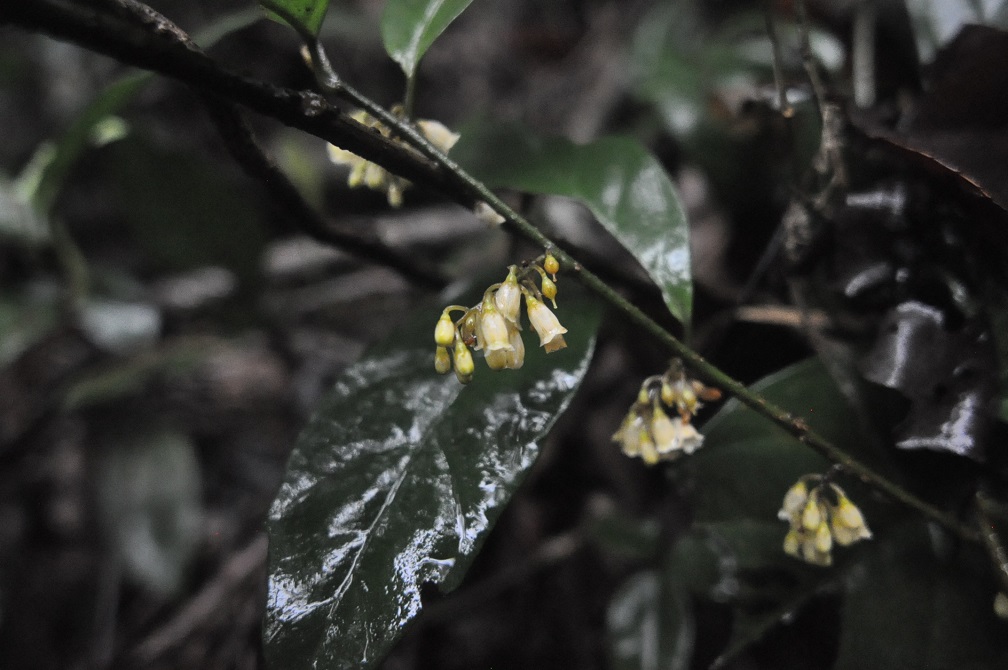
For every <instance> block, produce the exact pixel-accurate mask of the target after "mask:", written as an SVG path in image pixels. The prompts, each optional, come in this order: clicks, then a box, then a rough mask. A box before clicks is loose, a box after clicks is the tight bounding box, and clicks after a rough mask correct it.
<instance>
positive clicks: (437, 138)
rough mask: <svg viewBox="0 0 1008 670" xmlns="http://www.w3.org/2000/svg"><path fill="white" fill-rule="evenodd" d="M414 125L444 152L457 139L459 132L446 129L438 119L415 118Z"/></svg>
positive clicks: (446, 151) (449, 148)
mask: <svg viewBox="0 0 1008 670" xmlns="http://www.w3.org/2000/svg"><path fill="white" fill-rule="evenodd" d="M416 126H417V129H418V130H419V131H420V134H421V135H423V136H424V137H426V138H427V140H428V141H429V142H430V143H431V144H433V145H434V146H436V147H437V148H438V149H440V150H441V151H443V152H444V153H448V152H449V151H450V150H451V148H452V147H453V146H455V143H456V142H458V141H459V137H460V136H459V134H458V133H453V132H452V131H450V130H448V128H447V126H445V125H444V124H443V123H441V122H440V121H432V120H430V119H417V122H416Z"/></svg>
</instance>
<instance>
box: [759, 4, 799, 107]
mask: <svg viewBox="0 0 1008 670" xmlns="http://www.w3.org/2000/svg"><path fill="white" fill-rule="evenodd" d="M763 17H764V19H765V21H766V31H767V37H769V38H770V48H771V49H772V51H773V78H774V85H775V86H776V87H777V110H778V111H779V112H780V113H781V116H783V117H784V118H785V119H790V118H791V117H792V116H794V108H793V107H791V103H789V102H788V99H787V85H786V84H785V83H784V67H783V63H784V56H783V54H782V53H781V45H780V36H779V35H778V34H777V26H776V23H775V22H774V18H773V5H772V0H764V2H763Z"/></svg>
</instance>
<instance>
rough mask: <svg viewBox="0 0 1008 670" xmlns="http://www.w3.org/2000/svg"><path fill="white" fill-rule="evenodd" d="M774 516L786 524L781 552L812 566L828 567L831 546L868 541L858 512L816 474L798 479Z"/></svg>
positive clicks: (832, 486) (868, 532) (830, 484)
mask: <svg viewBox="0 0 1008 670" xmlns="http://www.w3.org/2000/svg"><path fill="white" fill-rule="evenodd" d="M777 516H778V518H779V519H781V520H782V521H787V522H788V523H789V525H790V528H789V529H788V532H787V535H785V537H784V552H785V553H787V554H788V555H790V556H794V557H795V558H798V559H800V560H803V561H805V562H806V563H810V564H812V565H819V566H827V565H832V563H833V556H832V553H831V551H832V549H833V546H834V545H840V546H847V545H850V544H853V543H855V542H857V541H859V540H867V539H869V538H871V536H872V534H871V531H870V530H868V526H867V525H865V521H864V515H863V514H862V513H861V510H859V509H858V508H857V506H856V505H855V504H854V503H853V502H851V500H850V498H848V497H847V494H845V493H844V491H843V489H841V488H840V487H839V486H837V485H836V484H833V483H831V482H829V483H827V482H825V481H824V478H823V477H822V476H820V475H805V476H803V477H801V478H800V479H799V480H798V481H797V482H796V483H795V484H794V485H793V486H792V487H791V488H790V489H788V492H787V493H786V494H785V496H784V502H783V504H782V505H781V509H780V511H779V512H778V513H777Z"/></svg>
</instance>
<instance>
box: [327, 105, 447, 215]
mask: <svg viewBox="0 0 1008 670" xmlns="http://www.w3.org/2000/svg"><path fill="white" fill-rule="evenodd" d="M392 113H393V114H396V115H397V116H402V110H401V108H393V110H392ZM350 117H351V118H352V119H353V120H354V121H357V122H358V123H360V124H363V125H365V126H367V127H368V128H372V129H374V130H375V131H377V132H378V133H381V134H382V135H384V136H385V137H392V130H391V129H390V128H389V127H388V126H386V125H385V124H383V123H381V122H380V121H378V119H376V118H374V117H373V116H371V115H370V114H368V113H367V112H365V111H363V110H360V111H357V112H354V113H353V114H351V115H350ZM416 127H417V130H419V131H420V134H421V135H423V136H424V137H426V138H427V140H428V141H429V142H430V143H431V144H433V145H434V146H436V147H437V148H438V149H440V150H441V151H443V152H445V153H447V152H448V151H449V150H450V149H451V148H452V147H453V146H455V143H456V142H458V139H459V136H458V134H457V133H453V132H452V131H450V130H448V128H446V127H445V126H444V125H443V124H442V123H440V122H438V121H429V120H426V119H419V120H418V121H417V122H416ZM403 146H406V145H405V144H403ZM329 160H331V161H332V162H333V163H336V164H337V165H346V166H348V167H349V168H350V175H349V176H348V177H347V186H349V187H350V188H357V187H358V186H366V187H367V188H370V189H372V190H374V191H385V194H386V196H387V197H388V203H389V206H391V207H400V206H402V202H403V191H404V190H405V189H406V187H407V186H409V182H408V181H407V180H405V179H403V178H402V177H397V176H395V175H394V174H391V173H389V171H388V170H386V169H385V168H383V167H381V166H380V165H376V164H374V163H372V162H370V161H367V160H365V159H363V158H361V157H360V156H358V155H357V154H355V153H351V152H349V151H346V150H345V149H340V148H339V147H337V146H334V145H332V144H330V145H329Z"/></svg>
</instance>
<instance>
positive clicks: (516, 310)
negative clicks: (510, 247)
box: [494, 265, 522, 323]
mask: <svg viewBox="0 0 1008 670" xmlns="http://www.w3.org/2000/svg"><path fill="white" fill-rule="evenodd" d="M517 270H518V268H517V267H516V266H514V265H512V266H511V267H510V268H508V276H507V278H506V279H505V280H504V282H503V283H502V284H501V285H500V288H498V289H497V292H496V293H495V294H494V304H496V305H497V309H499V310H500V312H501V314H503V315H504V318H506V319H507V320H508V321H511V322H512V323H518V317H519V316H520V315H521V295H522V291H521V286H519V285H518V274H517Z"/></svg>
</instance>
